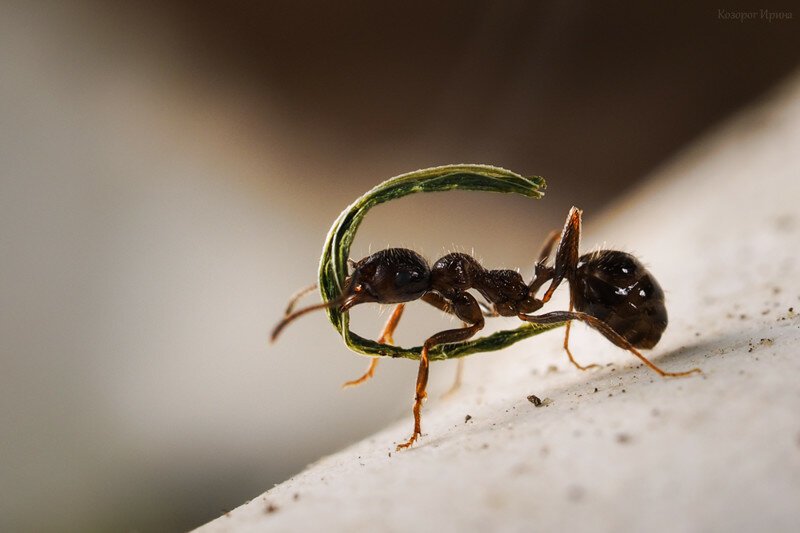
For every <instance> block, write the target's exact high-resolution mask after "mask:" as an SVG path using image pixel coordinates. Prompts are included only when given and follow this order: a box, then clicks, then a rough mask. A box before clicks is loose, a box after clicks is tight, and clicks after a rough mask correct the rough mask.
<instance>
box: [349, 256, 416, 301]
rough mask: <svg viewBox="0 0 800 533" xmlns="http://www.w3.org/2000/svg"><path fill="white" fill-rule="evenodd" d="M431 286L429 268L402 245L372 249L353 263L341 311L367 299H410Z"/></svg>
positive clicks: (414, 298)
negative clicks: (372, 252) (366, 255)
mask: <svg viewBox="0 0 800 533" xmlns="http://www.w3.org/2000/svg"><path fill="white" fill-rule="evenodd" d="M428 289H430V267H428V263H427V261H425V259H424V258H423V257H422V256H421V255H419V254H418V253H416V252H414V251H412V250H407V249H405V248H388V249H386V250H381V251H380V252H375V253H374V254H372V255H370V256H368V257H365V258H364V259H362V260H361V261H358V262H356V263H354V264H353V273H352V274H350V276H349V277H348V278H347V282H346V284H345V288H344V291H343V297H344V302H343V303H342V306H341V310H342V311H346V310H348V309H350V308H351V307H353V306H354V305H357V304H360V303H368V302H378V303H384V304H391V303H401V302H410V301H412V300H416V299H418V298H420V297H421V296H422V295H423V294H425V292H426V291H427V290H428Z"/></svg>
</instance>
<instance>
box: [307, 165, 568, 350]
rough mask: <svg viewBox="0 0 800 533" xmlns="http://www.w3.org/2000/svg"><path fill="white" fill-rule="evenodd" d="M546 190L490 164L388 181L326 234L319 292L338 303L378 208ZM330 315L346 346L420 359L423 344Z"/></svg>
mask: <svg viewBox="0 0 800 533" xmlns="http://www.w3.org/2000/svg"><path fill="white" fill-rule="evenodd" d="M545 186H546V185H545V181H544V178H541V177H539V176H532V177H528V178H526V177H523V176H520V175H519V174H517V173H515V172H511V171H510V170H506V169H503V168H500V167H493V166H490V165H446V166H442V167H434V168H427V169H423V170H417V171H415V172H409V173H408V174H401V175H400V176H396V177H394V178H392V179H390V180H387V181H384V182H383V183H381V184H380V185H378V186H377V187H375V188H373V189H372V190H370V191H369V192H367V193H366V194H364V195H363V196H361V198H359V199H358V200H356V201H355V202H353V203H352V204H351V205H350V206H348V207H347V209H345V210H344V211H342V214H341V215H339V217H338V218H337V219H336V222H334V224H333V226H332V227H331V229H330V231H329V232H328V237H327V238H326V239H325V246H324V247H323V248H322V257H321V258H320V264H319V289H320V293H321V294H322V299H323V301H325V302H328V301H330V300H334V299H336V298H337V297H338V296H339V295H340V294H341V292H342V287H344V282H345V278H346V277H347V258H348V257H349V255H350V245H351V244H352V243H353V239H354V238H355V235H356V232H357V231H358V227H359V225H360V224H361V221H362V220H363V219H364V217H365V216H366V214H367V212H368V211H369V210H370V209H372V208H373V207H375V206H376V205H378V204H382V203H384V202H388V201H390V200H395V199H397V198H401V197H403V196H408V195H409V194H414V193H418V192H438V191H451V190H468V191H489V192H501V193H515V194H521V195H523V196H528V197H530V198H536V199H538V198H541V197H542V196H543V194H544V192H543V189H544V188H545ZM327 313H328V318H329V319H330V321H331V324H333V326H334V327H335V328H336V329H337V331H339V333H341V335H342V338H343V339H344V342H345V344H346V345H347V347H348V348H350V349H351V350H353V351H354V352H357V353H361V354H364V355H370V356H375V355H381V356H387V357H404V358H408V359H419V355H420V351H421V350H422V347H421V346H416V347H413V348H402V347H399V346H390V345H387V344H378V343H377V342H375V341H372V340H369V339H365V338H364V337H361V336H359V335H357V334H355V333H353V332H352V331H350V328H349V313H347V312H345V313H341V312H339V310H338V309H336V308H330V309H328V310H327ZM562 325H563V324H547V325H538V324H530V323H525V324H523V325H522V326H520V327H518V328H516V329H511V330H504V331H498V332H497V333H493V334H491V335H487V336H484V337H479V338H477V339H472V340H469V341H466V342H461V343H458V344H444V345H441V346H436V347H435V348H434V349H433V350H431V351H430V353H429V357H430V359H431V360H433V361H436V360H442V359H453V358H457V357H464V356H466V355H470V354H473V353H476V352H486V351H493V350H499V349H501V348H505V347H506V346H511V345H512V344H514V343H516V342H518V341H521V340H522V339H526V338H528V337H531V336H533V335H537V334H539V333H541V332H543V331H547V330H549V329H553V328H556V327H559V326H562Z"/></svg>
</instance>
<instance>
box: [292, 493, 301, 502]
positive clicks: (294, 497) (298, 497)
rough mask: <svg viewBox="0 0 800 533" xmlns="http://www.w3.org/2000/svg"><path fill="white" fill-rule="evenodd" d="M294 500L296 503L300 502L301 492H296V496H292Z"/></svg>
mask: <svg viewBox="0 0 800 533" xmlns="http://www.w3.org/2000/svg"><path fill="white" fill-rule="evenodd" d="M292 499H293V500H294V501H297V500H299V499H300V493H299V492H295V493H294V495H292Z"/></svg>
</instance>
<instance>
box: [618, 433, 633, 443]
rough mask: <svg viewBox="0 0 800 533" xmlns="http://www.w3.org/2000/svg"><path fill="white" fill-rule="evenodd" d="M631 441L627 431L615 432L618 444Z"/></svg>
mask: <svg viewBox="0 0 800 533" xmlns="http://www.w3.org/2000/svg"><path fill="white" fill-rule="evenodd" d="M630 441H631V436H630V435H628V434H627V433H617V442H618V443H620V444H627V443H629V442H630Z"/></svg>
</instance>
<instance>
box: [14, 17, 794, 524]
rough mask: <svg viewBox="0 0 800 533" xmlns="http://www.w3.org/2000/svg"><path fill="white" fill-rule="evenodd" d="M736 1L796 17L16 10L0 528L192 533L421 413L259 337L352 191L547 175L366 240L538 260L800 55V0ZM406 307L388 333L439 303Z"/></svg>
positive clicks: (449, 198) (337, 367) (398, 395)
mask: <svg viewBox="0 0 800 533" xmlns="http://www.w3.org/2000/svg"><path fill="white" fill-rule="evenodd" d="M768 4H769V2H768ZM720 9H722V10H726V11H729V12H735V11H737V10H748V11H749V10H758V9H770V10H772V11H783V12H786V11H787V10H788V8H787V7H786V6H782V5H774V6H773V5H765V4H764V3H761V4H758V5H756V6H741V7H735V6H733V5H731V4H726V5H720V4H719V3H714V2H705V1H702V2H678V3H677V4H676V3H673V4H672V5H670V6H666V5H664V6H660V5H655V4H653V5H645V6H642V5H639V4H637V3H630V4H624V3H620V4H614V5H609V4H604V5H601V4H599V3H586V4H582V3H577V2H559V3H543V2H522V1H517V2H463V1H461V2H442V3H437V4H435V5H433V4H431V3H420V4H418V5H409V4H406V5H404V6H403V7H402V8H401V7H395V6H394V5H389V4H375V3H363V4H361V3H339V4H336V5H335V6H332V5H328V4H323V3H318V2H311V3H305V4H299V3H292V2H272V3H260V2H244V1H238V2H226V3H219V4H217V3H210V2H200V3H198V2H179V1H177V2H159V3H149V4H136V5H134V4H133V3H131V4H129V5H126V4H122V3H107V2H106V3H101V2H73V3H69V4H67V3H52V4H47V3H35V4H34V3H28V2H13V1H4V2H2V3H0V72H1V73H2V74H0V246H1V247H2V249H0V302H2V307H0V431H1V432H2V434H1V435H0V530H3V531H20V530H39V531H41V530H81V531H92V530H94V531H100V530H104V531H107V530H117V531H118V530H138V531H174V530H185V529H187V528H190V527H193V526H196V525H199V524H201V523H203V522H204V521H206V520H208V519H210V518H213V517H215V516H217V515H218V514H220V512H221V511H222V510H223V509H229V508H232V507H233V506H236V505H237V504H239V503H241V502H243V501H244V500H246V499H248V498H250V497H253V496H255V495H257V494H259V493H260V492H262V491H263V490H264V489H266V488H268V487H270V486H271V485H272V484H273V483H277V482H279V481H281V480H283V479H285V478H286V477H288V476H290V475H291V474H293V473H296V472H297V471H299V470H300V469H301V468H302V467H303V466H304V465H305V464H307V463H308V462H310V461H313V460H315V459H316V458H318V457H319V456H321V455H323V454H325V453H330V452H332V451H334V450H336V449H338V448H340V447H341V446H344V445H346V444H347V443H349V442H353V441H354V440H357V439H359V438H361V437H363V436H365V435H368V434H370V433H371V432H373V431H375V430H376V429H378V428H380V427H381V426H383V425H385V424H386V423H387V422H389V421H392V420H396V419H398V418H400V417H404V416H406V415H407V412H406V411H407V408H408V404H409V402H410V401H411V396H412V383H413V376H414V374H415V372H416V370H415V367H414V365H412V364H404V363H403V362H395V363H394V364H392V363H384V364H383V365H381V367H379V372H378V375H377V377H376V380H375V381H373V382H372V383H370V384H368V385H366V386H364V387H362V388H360V389H358V390H354V391H347V392H346V393H345V392H340V391H339V384H340V383H341V382H343V381H345V380H347V379H351V378H353V377H355V376H356V375H358V374H359V372H361V370H362V369H363V366H364V365H365V360H363V359H361V358H358V357H355V356H353V355H351V354H349V352H347V350H346V349H345V348H344V347H343V346H342V345H341V342H340V341H339V340H338V339H337V338H336V335H335V334H334V332H333V330H332V329H331V328H330V327H329V326H328V325H327V324H326V323H325V320H324V317H323V316H321V315H319V316H315V317H308V318H307V319H304V320H303V321H300V322H298V323H297V324H295V325H293V327H292V328H291V329H289V330H287V332H286V334H285V336H284V337H283V338H282V339H281V342H280V343H279V344H277V345H275V346H274V347H268V346H267V344H266V339H267V335H268V331H269V329H270V327H271V325H272V324H273V323H274V322H275V321H276V320H277V319H278V318H279V314H280V312H281V310H282V308H283V305H284V303H285V299H286V297H287V296H288V295H289V294H290V293H291V292H292V291H293V290H294V289H295V288H296V287H299V286H302V285H304V284H307V283H309V282H311V281H313V280H314V278H315V275H316V262H317V260H318V255H319V249H320V246H321V245H322V241H323V239H324V236H325V233H326V231H327V229H328V227H329V225H330V224H331V222H332V221H333V219H334V218H335V217H336V215H337V214H338V213H339V211H340V210H341V209H343V208H344V207H345V206H346V205H347V203H348V202H350V201H352V200H353V199H354V198H355V197H356V196H358V195H359V194H361V193H362V192H363V191H365V190H366V189H367V188H369V187H371V186H373V185H375V184H376V183H378V182H379V181H381V180H383V179H386V178H388V177H391V176H393V175H395V174H398V173H401V172H406V171H409V170H413V169H416V168H421V167H426V166H432V165H439V164H445V163H460V162H475V163H491V164H497V165H501V166H504V167H507V168H510V169H513V170H515V171H517V172H520V173H523V174H539V175H543V176H546V177H547V178H548V183H549V188H548V190H547V197H546V198H545V199H544V200H542V201H541V202H533V201H531V200H527V199H524V198H514V197H506V196H494V195H487V194H477V193H473V194H469V193H448V194H443V195H427V196H426V197H420V198H413V197H412V198H406V199H403V200H400V201H398V202H394V203H392V204H390V205H387V206H382V207H381V208H379V209H376V210H375V211H374V212H373V213H371V215H370V217H369V218H368V219H367V221H366V223H365V225H364V228H363V230H362V232H361V233H360V234H359V237H358V239H357V241H356V244H355V246H354V249H353V253H354V256H361V255H363V254H365V253H367V251H368V250H369V249H370V248H372V249H376V248H380V247H383V246H385V245H387V244H392V245H405V246H410V247H414V248H416V249H418V250H420V251H422V252H424V253H425V255H426V256H427V257H429V258H430V259H435V258H436V257H438V255H439V254H441V253H443V252H444V251H446V250H450V249H466V250H468V251H469V250H472V249H474V252H475V254H476V255H477V256H479V257H481V258H483V261H484V262H485V264H487V266H494V267H497V266H506V267H520V268H521V269H522V271H523V273H524V274H525V275H526V276H528V275H529V274H530V269H531V267H532V257H533V255H534V253H535V252H536V250H537V248H538V244H539V242H540V241H541V239H542V238H543V237H544V235H545V234H546V233H547V231H548V230H550V229H551V228H554V227H558V226H559V225H560V224H561V222H562V219H563V216H564V214H565V213H566V210H567V209H568V207H569V206H571V205H573V204H575V205H579V206H581V207H582V208H584V209H585V210H586V217H585V220H586V224H587V227H588V228H590V227H591V221H592V218H593V217H594V216H595V215H596V213H598V212H599V211H601V210H602V207H603V206H604V205H605V204H607V203H608V202H610V201H611V200H613V199H614V198H617V197H618V196H619V195H621V194H623V193H624V191H625V190H626V189H627V188H629V187H631V186H632V185H633V184H634V183H635V182H636V180H638V179H641V178H642V177H643V176H645V175H646V174H647V173H648V172H649V171H651V170H652V169H653V168H654V167H656V166H657V165H659V164H660V163H662V162H663V161H664V160H665V159H667V158H668V157H670V156H671V155H672V154H674V153H675V152H676V151H677V150H680V149H681V148H682V147H684V146H686V145H688V144H689V143H691V142H692V140H693V139H695V138H697V137H698V136H699V135H700V134H702V133H703V132H704V131H705V130H707V129H708V128H710V127H711V126H713V125H714V124H715V123H716V122H718V121H719V120H721V119H723V118H724V117H725V116H727V115H728V114H730V113H732V112H734V111H735V110H736V109H738V108H739V107H741V106H743V105H745V104H747V103H748V102H750V101H752V100H753V99H755V98H757V97H758V96H759V95H762V94H763V93H764V92H765V91H767V90H769V88H770V87H772V86H773V85H774V84H775V83H777V82H778V81H779V80H780V79H781V78H782V77H784V76H786V75H788V74H789V73H791V72H793V71H794V70H795V69H796V67H797V63H798V59H800V32H798V31H797V30H798V28H797V22H796V21H795V20H789V21H785V20H784V21H773V22H772V23H769V22H767V21H766V20H763V19H756V20H751V21H746V22H739V21H734V20H726V19H724V18H720V16H719V10H720ZM793 15H794V19H796V18H797V17H798V16H800V14H798V13H793ZM754 127H757V125H754ZM709 201H713V199H709ZM632 223H635V221H632ZM608 238H610V239H613V236H608ZM615 244H619V245H621V246H635V243H615ZM589 245H591V243H589V244H587V246H589ZM409 311H410V312H407V313H406V315H407V316H408V318H404V322H403V324H401V326H400V330H399V332H398V335H397V340H398V342H400V343H401V344H403V343H410V342H416V341H419V340H421V339H422V338H424V336H426V332H428V330H429V329H430V328H431V321H436V320H442V319H441V318H440V317H438V315H437V314H436V313H435V312H433V311H430V310H426V309H423V308H417V307H412V308H410V310H409ZM443 323H446V322H443ZM354 324H356V326H355V329H356V330H357V331H359V332H362V333H364V334H373V333H374V332H376V331H377V328H378V327H379V324H380V318H379V317H378V316H377V313H375V312H374V310H371V309H361V310H357V312H355V313H354ZM438 366H439V365H437V367H438ZM441 366H442V368H445V365H441ZM434 370H436V368H435V369H434ZM436 377H439V378H441V379H450V373H449V371H443V372H437V376H436ZM466 379H469V370H467V376H466Z"/></svg>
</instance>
